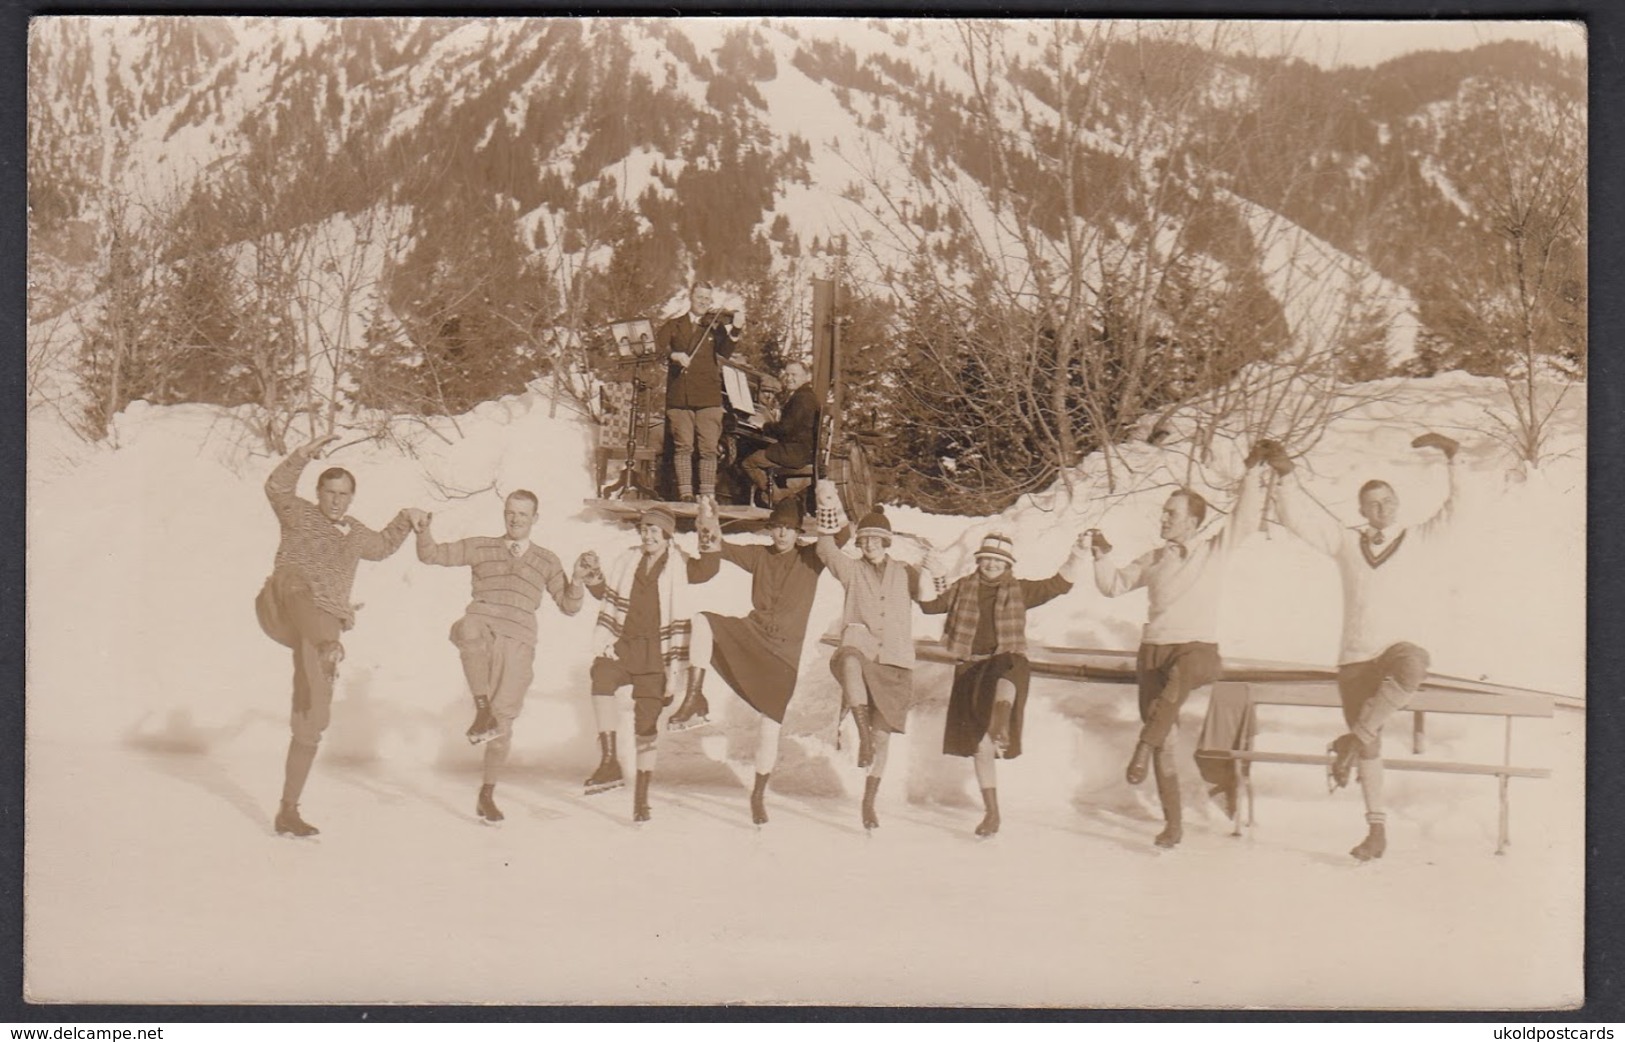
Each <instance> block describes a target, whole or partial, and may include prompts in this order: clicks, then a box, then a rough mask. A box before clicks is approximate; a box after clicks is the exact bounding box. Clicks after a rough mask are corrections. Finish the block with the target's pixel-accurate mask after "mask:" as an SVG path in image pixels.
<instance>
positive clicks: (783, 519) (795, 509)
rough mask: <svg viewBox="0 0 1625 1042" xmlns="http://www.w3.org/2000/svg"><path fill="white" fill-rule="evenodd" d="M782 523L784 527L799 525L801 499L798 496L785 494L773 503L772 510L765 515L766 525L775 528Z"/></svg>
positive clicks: (797, 526) (796, 526)
mask: <svg viewBox="0 0 1625 1042" xmlns="http://www.w3.org/2000/svg"><path fill="white" fill-rule="evenodd" d="M779 525H783V526H784V527H785V528H800V527H801V499H800V497H799V496H786V497H785V498H784V499H781V500H779V501H778V502H777V503H774V504H773V512H772V513H771V514H769V515H767V527H769V528H775V527H777V526H779Z"/></svg>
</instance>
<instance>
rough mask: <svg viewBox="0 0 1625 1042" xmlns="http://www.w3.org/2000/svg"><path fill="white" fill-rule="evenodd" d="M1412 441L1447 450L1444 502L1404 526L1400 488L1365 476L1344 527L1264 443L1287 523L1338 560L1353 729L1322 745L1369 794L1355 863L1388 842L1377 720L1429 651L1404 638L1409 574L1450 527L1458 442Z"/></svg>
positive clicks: (1343, 774)
mask: <svg viewBox="0 0 1625 1042" xmlns="http://www.w3.org/2000/svg"><path fill="white" fill-rule="evenodd" d="M1411 444H1412V446H1413V447H1415V448H1436V449H1438V450H1440V451H1441V452H1443V453H1444V456H1445V460H1446V464H1447V473H1448V474H1449V480H1450V492H1449V495H1448V496H1447V497H1446V499H1445V501H1444V504H1443V505H1442V506H1441V507H1440V508H1439V510H1438V512H1437V513H1435V514H1434V515H1433V516H1432V517H1430V518H1428V519H1427V520H1426V521H1423V522H1422V523H1421V524H1417V525H1411V526H1410V527H1400V526H1398V525H1396V524H1395V523H1394V522H1395V520H1396V519H1397V518H1398V515H1399V496H1398V495H1397V494H1396V493H1395V492H1394V489H1393V487H1392V486H1391V485H1389V484H1388V483H1387V482H1385V481H1377V480H1373V481H1368V482H1366V483H1365V484H1364V485H1363V486H1361V488H1360V495H1359V500H1360V516H1361V517H1362V518H1364V519H1365V524H1363V525H1356V526H1353V527H1346V526H1344V525H1343V524H1341V523H1340V522H1338V520H1337V519H1336V518H1334V517H1332V515H1331V514H1329V513H1328V512H1326V511H1325V510H1324V509H1322V508H1321V507H1320V506H1319V504H1318V503H1316V502H1315V501H1313V500H1312V499H1311V498H1310V497H1309V494H1308V493H1307V492H1305V491H1304V489H1303V486H1302V485H1301V484H1300V483H1299V481H1298V477H1297V475H1296V474H1295V473H1294V471H1293V463H1292V460H1291V458H1290V457H1288V456H1287V454H1286V451H1285V449H1283V448H1282V447H1281V446H1280V445H1278V444H1275V443H1269V444H1268V445H1267V447H1265V456H1264V458H1265V461H1266V462H1267V463H1269V465H1270V466H1271V467H1272V468H1273V469H1274V470H1275V472H1276V473H1277V474H1278V475H1280V480H1279V482H1278V483H1277V485H1276V489H1275V504H1276V507H1277V509H1278V510H1279V511H1280V515H1281V521H1282V523H1283V524H1285V525H1286V527H1287V528H1289V529H1291V530H1292V532H1293V533H1294V534H1295V535H1297V536H1298V538H1300V539H1302V540H1303V541H1304V542H1306V543H1308V544H1309V545H1310V546H1313V547H1315V548H1316V549H1317V550H1320V551H1321V552H1322V553H1325V554H1329V555H1330V556H1331V557H1332V559H1333V560H1335V561H1336V562H1337V571H1338V574H1339V575H1340V576H1341V578H1342V586H1343V639H1342V646H1341V649H1340V650H1339V652H1338V656H1337V691H1338V695H1339V697H1340V698H1341V700H1342V702H1343V717H1344V719H1345V720H1346V721H1347V722H1348V725H1349V731H1348V733H1347V734H1344V735H1341V736H1339V737H1338V738H1337V740H1336V741H1334V742H1332V744H1331V745H1330V746H1329V747H1328V750H1327V751H1328V752H1330V753H1331V754H1332V757H1333V761H1332V768H1331V770H1332V780H1333V782H1334V783H1335V784H1336V785H1337V786H1338V787H1339V788H1341V787H1342V786H1344V785H1347V784H1348V780H1349V775H1350V773H1351V772H1352V771H1353V769H1354V767H1355V764H1356V762H1358V764H1359V777H1360V790H1361V792H1362V794H1363V795H1364V797H1365V809H1366V823H1367V825H1368V826H1369V828H1368V830H1367V835H1366V838H1365V839H1364V840H1362V841H1361V842H1360V843H1359V844H1358V845H1357V846H1355V847H1354V849H1353V850H1351V851H1349V853H1351V854H1353V855H1354V857H1356V858H1358V859H1359V860H1361V861H1370V860H1373V859H1374V858H1379V857H1382V855H1383V852H1384V851H1385V850H1387V847H1388V838H1387V828H1386V826H1387V817H1386V815H1385V813H1384V811H1383V800H1382V780H1383V770H1382V728H1383V725H1384V724H1386V723H1387V722H1388V719H1389V718H1390V717H1392V716H1393V715H1394V714H1395V713H1397V712H1399V711H1401V710H1402V709H1404V708H1405V707H1406V706H1407V705H1409V704H1410V701H1411V698H1412V697H1413V696H1414V695H1415V694H1416V692H1417V689H1418V688H1420V687H1421V686H1422V681H1423V679H1424V678H1426V676H1427V672H1428V665H1429V659H1428V653H1427V651H1426V649H1424V648H1422V647H1420V646H1418V645H1416V644H1414V643H1411V642H1410V641H1408V640H1406V639H1404V638H1405V637H1406V636H1407V635H1408V634H1407V633H1406V632H1404V628H1405V623H1406V620H1407V619H1408V618H1409V617H1410V616H1411V615H1412V614H1413V612H1412V610H1411V606H1410V604H1409V601H1410V600H1411V598H1412V597H1413V596H1414V586H1415V584H1414V580H1413V579H1412V575H1411V573H1413V572H1414V571H1415V569H1416V567H1417V566H1418V565H1419V563H1420V561H1421V559H1422V557H1423V556H1424V552H1425V551H1426V550H1427V548H1428V547H1429V545H1430V544H1434V543H1436V542H1437V541H1438V540H1439V539H1440V537H1441V536H1443V535H1444V534H1446V533H1447V532H1448V530H1449V527H1450V525H1451V522H1452V520H1453V518H1454V516H1455V509H1456V501H1457V495H1456V491H1457V485H1456V481H1457V468H1456V450H1457V448H1458V445H1457V443H1456V442H1455V441H1453V440H1451V439H1450V438H1447V437H1445V436H1444V435H1442V434H1431V433H1430V434H1424V435H1422V436H1421V437H1419V438H1417V439H1416V440H1415V441H1413V442H1412V443H1411Z"/></svg>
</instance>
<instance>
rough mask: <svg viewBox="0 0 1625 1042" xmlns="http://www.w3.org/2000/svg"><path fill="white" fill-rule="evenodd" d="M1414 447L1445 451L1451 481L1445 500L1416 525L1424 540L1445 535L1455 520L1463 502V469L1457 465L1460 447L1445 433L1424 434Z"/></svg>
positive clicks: (1414, 442)
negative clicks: (1457, 454) (1461, 476)
mask: <svg viewBox="0 0 1625 1042" xmlns="http://www.w3.org/2000/svg"><path fill="white" fill-rule="evenodd" d="M1411 447H1412V448H1418V449H1428V448H1433V449H1438V450H1439V451H1441V452H1443V453H1444V462H1445V468H1444V469H1445V474H1446V475H1447V480H1448V482H1449V490H1448V491H1447V492H1446V493H1445V497H1444V502H1443V503H1441V504H1440V505H1439V509H1438V510H1437V511H1436V512H1435V513H1434V515H1433V516H1432V517H1430V518H1428V519H1427V520H1426V521H1423V522H1422V523H1421V524H1419V525H1417V526H1416V527H1415V529H1414V530H1415V532H1416V534H1417V535H1419V536H1420V537H1421V538H1422V539H1424V540H1430V539H1435V538H1437V537H1439V536H1441V535H1443V534H1444V533H1445V532H1446V531H1447V530H1448V529H1449V528H1450V525H1451V523H1452V522H1453V521H1454V520H1455V517H1456V511H1457V509H1458V508H1459V505H1460V502H1461V485H1460V475H1461V471H1460V469H1459V468H1458V467H1457V466H1456V450H1457V449H1459V448H1460V445H1458V444H1457V443H1456V441H1455V439H1453V438H1447V437H1445V436H1444V435H1443V434H1431V433H1429V434H1424V435H1422V436H1421V437H1420V438H1417V439H1416V440H1415V441H1413V442H1411Z"/></svg>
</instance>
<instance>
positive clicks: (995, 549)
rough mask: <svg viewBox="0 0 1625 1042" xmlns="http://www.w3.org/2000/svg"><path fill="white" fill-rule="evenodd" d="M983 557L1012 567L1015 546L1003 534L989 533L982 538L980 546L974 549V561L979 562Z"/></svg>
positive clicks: (1014, 559) (1014, 557)
mask: <svg viewBox="0 0 1625 1042" xmlns="http://www.w3.org/2000/svg"><path fill="white" fill-rule="evenodd" d="M984 557H992V558H995V559H997V560H1000V561H1004V562H1006V563H1007V564H1011V565H1014V564H1015V563H1016V545H1015V544H1014V543H1012V542H1011V541H1010V537H1009V536H1007V535H1005V534H1004V533H1003V532H989V533H988V534H987V535H985V536H983V537H982V545H981V546H979V547H977V549H976V559H977V560H978V561H980V560H981V559H982V558H984Z"/></svg>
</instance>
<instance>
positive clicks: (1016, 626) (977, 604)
mask: <svg viewBox="0 0 1625 1042" xmlns="http://www.w3.org/2000/svg"><path fill="white" fill-rule="evenodd" d="M997 585H998V588H999V592H998V593H996V594H994V600H993V629H994V633H995V636H996V639H997V640H998V646H997V647H996V648H995V649H994V650H995V653H998V654H1005V653H1010V654H1019V655H1025V654H1026V653H1027V603H1026V600H1025V599H1024V598H1023V597H1022V595H1021V583H1020V582H1018V581H1017V580H1016V577H1015V576H1013V575H1011V574H1010V573H1009V572H1005V573H1004V576H1003V577H1002V578H1001V579H1000V580H999V581H998V584H997ZM981 588H982V577H981V576H980V575H978V574H977V573H975V572H972V573H971V574H969V575H967V576H965V577H964V578H963V579H960V580H959V581H958V582H956V583H954V584H953V586H952V588H950V589H949V590H948V598H949V600H948V625H947V627H946V628H945V629H944V630H943V644H945V645H946V646H947V649H948V654H949V655H950V656H952V657H953V658H956V659H961V660H963V659H968V658H970V657H971V650H970V649H971V642H972V641H974V640H975V639H976V627H977V626H978V625H980V624H981V621H982V598H981Z"/></svg>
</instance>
